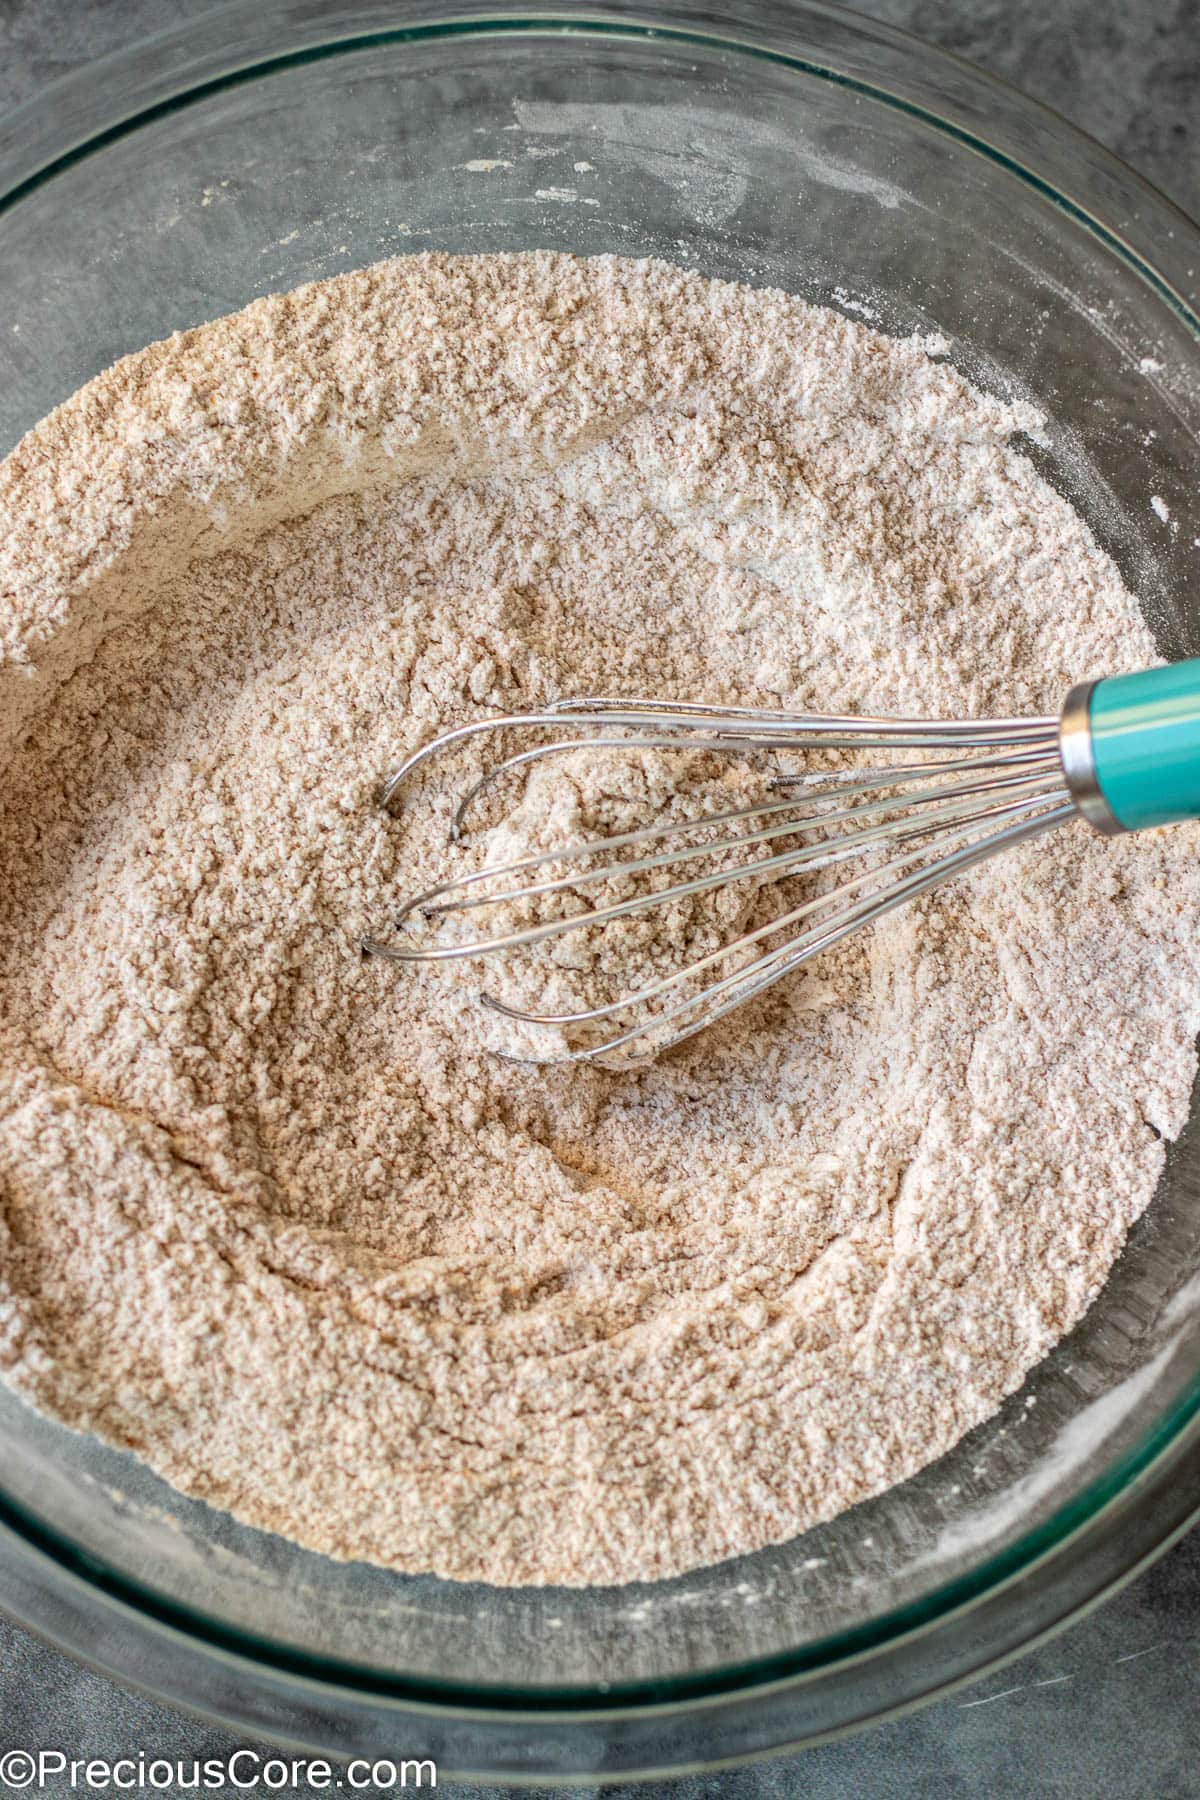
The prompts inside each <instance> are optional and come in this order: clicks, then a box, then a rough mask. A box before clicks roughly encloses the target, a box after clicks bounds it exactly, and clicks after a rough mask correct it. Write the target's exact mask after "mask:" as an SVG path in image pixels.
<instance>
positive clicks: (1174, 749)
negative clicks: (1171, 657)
mask: <svg viewBox="0 0 1200 1800" xmlns="http://www.w3.org/2000/svg"><path fill="white" fill-rule="evenodd" d="M1059 741H1060V744H1061V748H1062V760H1063V769H1064V771H1065V773H1066V777H1067V786H1068V787H1069V788H1070V790H1071V795H1072V798H1073V799H1074V801H1075V804H1076V805H1077V806H1078V808H1079V810H1080V812H1081V813H1082V814H1083V816H1084V818H1085V819H1087V820H1088V822H1089V824H1092V825H1095V826H1096V828H1097V829H1098V830H1099V831H1104V832H1108V833H1115V832H1119V831H1142V830H1144V829H1145V828H1146V827H1147V826H1149V825H1170V824H1172V823H1173V822H1174V821H1176V820H1178V819H1196V818H1200V658H1195V659H1193V660H1192V661H1190V662H1180V663H1171V664H1169V665H1168V666H1167V667H1166V668H1164V669H1144V670H1143V671H1142V672H1141V673H1140V674H1137V675H1113V676H1110V677H1109V678H1108V679H1106V680H1104V681H1088V682H1084V683H1083V684H1082V685H1081V686H1080V687H1077V688H1073V689H1072V691H1071V693H1070V694H1069V696H1068V698H1067V704H1066V706H1065V707H1064V708H1063V713H1062V722H1061V726H1060V733H1059Z"/></svg>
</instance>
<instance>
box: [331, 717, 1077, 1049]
mask: <svg viewBox="0 0 1200 1800" xmlns="http://www.w3.org/2000/svg"><path fill="white" fill-rule="evenodd" d="M529 733H539V734H542V735H543V736H545V735H546V734H550V735H549V741H543V742H540V743H537V744H535V745H534V746H533V747H531V748H527V749H523V750H520V751H518V752H517V753H515V754H513V755H510V756H508V757H506V758H505V759H503V760H502V761H500V762H497V763H494V764H491V765H490V766H488V767H485V769H484V771H483V773H482V774H481V775H480V776H479V777H478V778H477V779H476V780H475V781H474V782H472V783H471V785H469V786H468V787H467V789H466V791H465V792H464V793H463V795H462V797H461V799H460V800H459V802H458V805H457V807H456V809H455V812H454V814H453V818H452V822H451V832H450V836H451V840H452V841H457V840H458V839H460V838H461V836H462V834H463V830H464V824H465V819H466V815H467V813H468V811H469V810H470V809H471V808H472V807H473V806H474V805H475V804H476V802H477V801H478V800H479V798H480V797H481V795H482V794H483V793H484V792H485V790H487V789H489V788H491V787H493V786H494V785H495V784H496V783H497V782H499V781H502V780H504V779H506V778H508V777H511V776H514V775H516V774H518V773H520V772H523V771H524V772H528V771H529V770H530V769H531V768H532V767H533V766H534V765H535V764H536V763H538V762H540V761H544V760H545V759H547V758H552V757H556V756H560V755H564V754H567V753H569V752H578V751H581V750H586V751H596V750H624V751H630V750H643V749H652V750H668V751H669V750H692V751H697V750H698V751H707V752H717V753H723V754H729V755H741V756H745V755H748V754H753V753H761V752H774V753H779V752H795V753H800V754H804V753H811V752H813V751H831V750H840V751H854V752H863V751H879V750H883V751H892V752H895V751H909V750H911V751H916V752H920V753H922V755H923V756H924V758H925V760H922V761H917V762H901V763H889V764H887V765H886V766H883V767H881V768H871V769H864V768H861V767H854V768H848V769H843V770H836V769H835V770H819V771H801V772H791V771H777V772H776V773H775V774H774V776H773V778H772V780H771V783H770V786H771V790H772V792H774V793H775V794H776V796H777V797H775V798H772V799H764V800H760V801H755V802H754V803H752V804H750V805H746V806H741V807H736V808H729V809H726V810H723V811H718V812H714V813H708V814H704V813H699V814H696V815H695V816H693V817H690V818H688V819H684V820H676V819H669V820H658V821H656V822H654V823H651V824H649V825H646V826H644V827H640V828H638V829H636V830H630V831H623V832H617V833H613V834H611V835H608V836H603V837H597V838H592V839H587V840H581V841H577V842H574V843H568V844H564V845H562V846H561V847H558V846H556V847H555V848H553V849H550V850H545V851H542V852H540V853H539V854H537V855H534V856H528V857H524V858H521V859H519V860H516V861H513V862H509V863H507V864H503V865H497V866H491V867H484V868H480V869H476V870H473V871H470V872H468V873H465V874H463V875H461V876H458V877H456V878H453V879H450V880H447V881H445V882H442V883H440V884H439V885H437V886H436V887H433V888H430V889H428V890H426V891H425V892H423V893H420V894H417V895H415V896H413V897H412V898H410V899H408V900H407V901H406V902H405V903H404V904H403V906H402V907H401V909H400V911H399V913H398V914H397V915H396V918H395V920H394V922H393V925H394V929H395V930H396V931H397V932H400V933H402V932H403V931H404V930H405V928H406V927H407V926H408V925H409V923H410V921H414V920H415V919H417V918H420V919H421V920H422V921H423V922H424V923H425V924H426V925H429V924H430V923H432V922H435V921H436V920H437V919H439V918H444V917H445V916H446V915H448V914H451V913H467V912H480V913H482V912H483V911H484V910H485V909H487V908H489V907H496V906H500V905H505V904H508V905H512V904H514V903H523V902H527V901H530V900H538V901H542V900H546V899H550V898H553V897H554V896H556V895H563V894H566V893H568V892H569V893H571V894H572V895H573V896H575V897H578V895H579V892H580V890H581V889H586V888H588V887H589V886H591V885H593V884H594V883H596V882H599V881H603V880H605V879H610V878H612V877H614V876H619V877H623V878H625V879H630V878H633V879H637V878H640V877H645V876H647V875H653V874H656V873H658V872H659V871H670V870H676V869H681V868H682V866H683V865H685V864H687V863H689V862H694V861H697V860H699V859H702V858H708V859H710V860H711V859H712V858H713V857H714V856H722V857H724V856H728V855H729V854H731V853H736V852H742V851H745V852H748V853H751V854H750V856H749V860H746V861H739V862H735V863H734V864H733V865H732V866H722V867H719V868H717V869H715V870H709V871H708V872H706V873H700V874H695V875H691V876H690V877H688V878H687V879H683V880H678V881H671V882H670V884H669V885H668V886H666V887H651V888H648V889H646V890H645V891H642V892H637V893H635V894H633V895H632V896H631V897H629V898H626V899H621V900H618V901H614V902H611V903H609V904H607V905H599V906H593V907H590V908H589V909H587V910H585V911H583V912H573V913H569V914H565V915H561V916H558V917H553V918H550V919H548V920H545V921H544V922H542V923H538V924H533V925H527V926H523V927H521V928H519V929H515V930H509V931H500V932H497V933H493V934H491V935H488V934H487V933H486V932H485V933H484V934H483V935H480V936H478V937H475V938H471V939H469V940H467V941H466V942H454V943H450V944H446V943H437V942H434V943H428V942H425V941H421V940H418V939H414V938H412V937H411V936H399V937H396V938H392V939H382V938H369V939H367V940H365V942H364V945H363V948H364V950H366V951H368V952H369V953H371V954H373V955H377V956H383V957H387V958H390V959H392V960H394V961H397V962H404V963H425V962H444V961H452V960H460V959H464V958H472V957H479V956H485V955H489V954H498V953H502V952H506V951H515V950H522V949H529V948H531V947H533V946H534V945H536V944H539V943H543V942H546V941H547V940H549V939H552V938H555V937H560V936H563V935H564V934H566V933H569V932H577V931H579V930H581V929H587V928H590V927H597V926H600V927H603V926H607V925H610V924H613V923H615V922H616V921H617V920H619V919H622V918H627V917H630V916H631V915H633V914H636V913H639V912H644V911H647V910H649V909H651V908H654V907H659V906H662V905H665V904H667V903H668V902H671V901H675V900H684V899H688V898H690V897H692V896H694V895H700V894H704V893H707V892H709V891H711V890H713V889H715V888H718V887H724V886H728V885H730V884H732V883H734V882H744V881H750V880H752V881H754V882H755V883H757V884H763V883H766V882H775V881H779V880H782V879H785V878H787V877H790V876H792V875H795V874H811V873H815V872H816V871H818V870H821V869H825V868H829V867H832V866H834V865H837V864H841V863H845V862H848V861H851V860H853V859H858V858H867V859H869V860H868V862H867V866H866V867H865V868H864V869H862V870H860V871H859V872H858V873H856V874H854V875H853V876H851V877H850V879H848V880H846V881H844V882H841V883H839V884H838V885H836V886H835V887H833V888H832V889H830V890H828V891H827V892H825V893H822V894H818V895H816V896H815V897H812V898H807V899H805V900H804V901H803V902H802V903H801V904H799V905H796V906H793V907H791V908H789V909H787V910H785V911H784V912H783V913H781V914H780V915H779V916H777V917H775V918H772V919H769V920H767V921H766V922H765V923H763V924H760V925H757V926H755V927H754V928H753V929H752V930H748V931H745V932H742V933H741V934H740V935H738V936H736V937H734V938H732V939H731V940H730V941H729V942H727V943H724V944H722V945H720V946H718V947H717V948H716V949H714V950H711V951H708V952H707V953H706V954H705V955H703V956H700V957H697V958H695V959H694V960H693V961H691V962H689V963H688V964H687V965H686V966H684V967H681V968H679V969H674V970H671V971H669V972H668V973H665V974H663V975H662V976H659V977H657V978H655V979H654V980H652V981H651V982H649V983H647V984H645V985H644V986H642V987H641V988H639V989H638V990H637V991H635V992H633V993H624V994H621V995H619V996H618V997H617V998H616V999H614V1000H612V1001H611V1002H608V1003H606V1004H603V1005H597V1006H592V1007H581V1008H579V1009H578V1010H576V1011H572V1012H558V1013H551V1012H537V1011H534V1010H521V1009H518V1008H516V1007H512V1006H509V1005H506V1004H504V1003H502V1002H501V1001H499V1000H497V999H495V998H493V997H490V996H488V995H486V994H483V995H481V996H480V998H481V1000H482V1002H483V1004H484V1005H486V1006H489V1007H490V1008H492V1010H494V1011H496V1012H499V1013H503V1014H504V1015H505V1016H506V1017H508V1018H510V1019H513V1020H517V1021H520V1022H522V1023H524V1024H527V1025H532V1026H553V1027H558V1028H559V1029H560V1031H561V1030H562V1029H563V1028H570V1027H575V1028H576V1029H579V1028H591V1027H595V1026H596V1025H598V1024H600V1023H603V1022H605V1021H612V1022H613V1025H614V1029H613V1030H612V1031H611V1032H609V1033H608V1034H607V1035H604V1036H602V1037H601V1039H600V1041H598V1042H586V1043H584V1044H580V1045H578V1046H576V1047H568V1048H566V1049H563V1050H556V1052H555V1053H554V1054H553V1055H549V1056H546V1057H544V1058H537V1057H529V1058H522V1059H521V1060H530V1061H538V1060H543V1061H548V1062H562V1061H566V1062H592V1063H601V1064H604V1063H614V1064H616V1065H617V1066H620V1067H628V1066H630V1064H631V1063H636V1062H638V1061H641V1060H645V1059H648V1058H649V1057H652V1056H657V1055H659V1054H661V1053H662V1052H664V1051H666V1050H668V1049H671V1048H673V1047H674V1046H675V1045H677V1044H681V1043H683V1042H684V1041H685V1040H686V1039H687V1038H690V1037H692V1036H694V1035H695V1034H696V1033H697V1032H699V1031H702V1030H704V1029H706V1028H707V1027H708V1026H709V1025H712V1024H714V1023H715V1022H716V1021H717V1020H718V1019H720V1018H722V1017H724V1016H725V1015H726V1014H727V1013H729V1012H731V1011H732V1010H733V1009H734V1008H735V1007H738V1006H742V1005H744V1004H746V1003H747V1002H748V1001H750V1000H752V999H754V998H755V997H757V996H758V995H759V994H762V993H764V992H765V991H766V990H767V989H768V988H770V987H773V986H774V985H775V984H776V983H777V982H779V981H781V980H783V979H784V978H785V977H786V976H788V975H791V974H793V973H794V972H795V971H796V970H798V969H800V968H802V967H803V966H804V964H806V963H807V962H809V961H810V960H811V959H812V958H814V957H816V956H818V955H820V954H821V953H822V952H823V951H826V950H829V949H831V948H832V947H833V946H834V945H836V944H838V943H840V942H841V941H842V939H844V938H845V937H847V936H849V935H850V933H851V932H855V931H858V930H861V929H863V928H865V927H867V926H869V925H871V924H873V923H875V922H876V921H877V920H879V919H881V918H882V917H884V915H885V914H887V913H889V912H891V911H892V910H893V909H894V908H896V907H898V906H901V905H903V904H905V903H906V902H907V901H909V900H913V899H915V898H916V897H917V896H918V895H921V894H924V893H928V892H929V891H930V890H932V889H933V888H935V887H938V886H940V885H941V884H942V883H943V882H945V881H948V880H950V879H952V878H953V877H955V876H958V875H961V874H964V873H965V872H966V871H967V870H969V869H972V868H974V867H976V866H977V865H979V864H980V863H982V862H985V861H987V860H989V859H990V858H991V857H993V856H995V855H997V854H998V853H999V852H1000V851H1002V850H1005V849H1008V848H1011V847H1013V846H1014V845H1016V844H1019V843H1022V842H1026V841H1028V840H1029V839H1031V838H1034V837H1037V836H1039V835H1041V834H1042V833H1044V832H1048V831H1052V830H1054V829H1055V828H1056V827H1057V826H1059V825H1061V824H1064V823H1066V822H1067V821H1068V820H1069V819H1072V818H1075V817H1077V816H1078V807H1077V804H1076V801H1075V799H1074V798H1073V797H1072V792H1071V789H1070V787H1069V785H1068V781H1067V778H1066V775H1065V773H1064V767H1063V759H1062V755H1061V753H1060V721H1059V719H1058V718H1034V719H988V720H979V721H961V720H934V721H929V720H916V719H885V718H875V717H868V716H858V715H846V714H833V713H829V714H805V715H802V714H792V713H787V712H767V711H760V710H755V709H750V708H737V707H720V706H708V705H703V704H699V703H692V702H673V701H660V700H619V699H612V698H608V697H606V696H587V697H584V698H576V699H569V700H563V701H556V702H553V703H552V704H550V705H549V706H547V707H545V708H543V709H542V710H541V711H539V712H536V713H528V714H512V715H508V716H504V717H498V718H489V719H481V720H476V721H474V722H472V723H471V724H468V725H463V726H460V727H458V728H457V729H456V730H453V731H449V732H445V733H443V734H442V735H441V736H439V737H437V738H435V739H434V740H433V741H432V742H430V743H428V744H426V745H424V746H422V747H421V748H420V749H418V750H416V751H414V752H413V753H412V755H410V756H409V757H408V758H407V759H406V760H405V761H404V762H403V763H402V764H401V765H400V767H399V768H398V769H397V770H396V771H395V773H394V774H393V775H392V777H391V778H390V780H389V781H388V782H387V784H386V786H385V788H384V790H383V794H382V804H383V805H384V806H385V807H388V808H393V807H395V805H396V804H397V801H398V800H399V798H400V797H401V795H402V793H403V792H404V791H405V790H406V789H407V787H408V785H409V784H410V783H411V782H412V780H413V778H414V776H415V775H416V773H417V771H418V770H419V769H421V768H422V767H423V765H425V764H427V763H429V762H430V761H431V760H432V759H434V758H436V757H441V756H445V755H448V754H450V753H452V752H453V751H455V750H456V749H462V748H465V747H467V746H468V745H469V744H471V743H472V741H473V740H474V739H476V738H478V737H480V736H484V735H487V734H491V735H501V736H505V735H507V736H513V735H523V734H529ZM813 809H817V810H813ZM751 821H755V823H754V824H753V826H751ZM864 821H868V822H866V823H864ZM721 827H733V828H735V829H734V830H733V831H732V834H726V835H723V836H720V837H718V838H717V840H716V841H715V842H714V841H709V840H706V841H703V842H700V843H689V842H687V841H686V840H687V839H688V838H689V837H690V836H694V835H695V834H696V833H697V832H699V831H703V832H706V833H709V834H711V833H712V832H713V831H714V830H716V829H719V828H721ZM739 827H741V828H743V829H737V828H739ZM814 833H820V834H821V835H820V836H819V838H818V840H817V841H816V842H804V843H801V844H799V845H797V844H795V843H794V842H793V843H792V844H790V845H786V844H785V846H784V847H783V848H781V849H778V850H775V849H773V848H772V846H773V845H774V844H775V842H776V841H777V840H779V839H785V840H786V839H791V840H795V839H796V838H798V837H800V838H811V837H812V835H813V834H814ZM981 834H982V835H981ZM672 840H675V841H672ZM679 840H684V841H682V842H681V841H679ZM652 846H653V848H652ZM660 846H661V847H660ZM760 849H765V850H767V851H768V852H769V854H766V855H762V856H755V855H754V854H753V852H755V851H757V850H760ZM893 849H896V850H898V851H899V854H898V855H895V856H887V860H885V861H883V862H882V863H880V862H878V861H877V860H873V859H876V858H878V857H879V856H880V855H886V854H887V853H888V852H889V851H891V850H893ZM626 851H633V852H635V853H636V854H635V855H634V856H633V857H632V858H631V859H630V860H618V858H619V855H620V853H622V852H626ZM566 864H571V865H578V864H586V865H589V866H585V867H573V868H572V869H571V870H570V871H569V872H566V873H557V872H556V873H554V874H553V875H551V876H550V877H549V878H547V879H542V880H538V879H534V880H532V881H530V880H528V879H527V878H528V877H531V876H532V877H537V875H538V872H539V871H541V870H544V869H545V870H549V869H550V867H551V865H555V866H556V867H557V868H559V869H561V868H562V866H563V865H566ZM497 883H501V884H505V885H501V886H499V887H497V886H496V884H497ZM485 886H486V891H484V890H485ZM783 932H786V933H788V934H789V935H788V936H787V937H786V939H785V941H784V942H783V943H781V944H776V945H774V947H772V948H767V949H763V950H761V951H759V953H758V954H756V955H753V956H752V957H751V960H750V961H749V962H747V961H745V960H744V959H745V957H746V956H747V955H748V954H749V953H750V952H752V951H754V950H755V949H756V947H757V946H760V945H762V944H763V942H764V940H766V939H769V938H772V937H777V936H778V935H779V934H780V933H783ZM730 959H734V961H735V965H736V966H735V967H734V968H733V969H732V970H731V971H730V972H729V973H726V974H723V975H718V974H717V973H716V972H717V970H718V969H719V967H720V965H721V964H722V963H726V962H728V961H729V960H730ZM708 976H712V979H711V980H708V979H706V980H705V981H704V983H703V985H701V986H698V987H697V986H696V985H695V984H696V983H697V982H698V981H699V979H700V978H701V977H708ZM680 989H683V990H685V991H684V992H682V993H680V992H679V991H678V990H680ZM656 1002H657V1003H661V1004H659V1005H658V1006H657V1008H656V1009H655V1003H656ZM650 1009H654V1010H650ZM630 1015H637V1016H636V1017H634V1018H633V1019H632V1021H631V1022H626V1021H627V1020H629V1018H630ZM639 1046H640V1047H641V1051H642V1054H641V1056H639V1055H638V1054H637V1052H638V1049H639Z"/></svg>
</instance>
